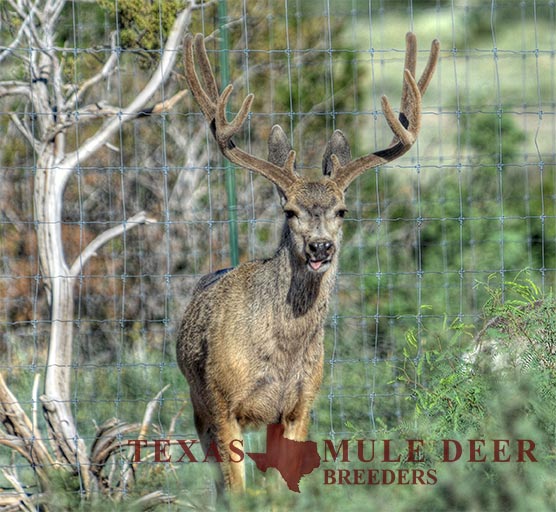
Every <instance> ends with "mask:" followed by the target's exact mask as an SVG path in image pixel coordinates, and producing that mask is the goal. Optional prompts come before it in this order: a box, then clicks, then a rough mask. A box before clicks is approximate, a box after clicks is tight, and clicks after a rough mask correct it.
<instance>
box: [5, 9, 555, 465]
mask: <svg viewBox="0 0 556 512" xmlns="http://www.w3.org/2000/svg"><path fill="white" fill-rule="evenodd" d="M9 3H10V2H9ZM121 3H122V4H124V3H125V2H121ZM110 4H111V3H110V2H100V3H99V5H97V4H95V3H90V2H79V1H77V2H68V3H67V5H66V6H65V8H64V10H63V15H62V17H61V18H60V22H59V24H58V25H57V27H56V29H55V30H56V37H55V41H56V42H55V43H54V44H55V46H56V47H57V51H59V52H60V54H61V55H62V56H63V57H62V60H63V62H64V69H63V73H62V75H61V79H63V80H64V81H65V83H66V85H67V92H68V94H69V91H70V90H71V88H72V87H78V84H82V83H83V82H84V81H85V80H87V78H90V77H91V76H92V74H93V72H94V73H96V72H98V71H99V70H100V69H101V68H102V66H103V65H104V64H105V63H106V62H107V61H108V59H109V58H110V56H111V55H113V50H112V49H111V46H110V45H111V44H114V45H115V46H116V48H117V58H118V60H119V66H118V67H117V71H116V72H114V73H113V74H110V75H109V76H107V77H104V79H103V80H102V81H99V84H97V85H96V86H95V87H93V88H91V89H90V90H88V91H87V93H86V94H85V95H84V98H83V103H82V104H83V105H89V106H91V109H93V108H98V109H99V110H101V109H103V108H104V104H105V103H106V104H110V105H115V106H116V107H117V108H119V109H121V108H123V107H124V106H125V105H128V104H129V101H130V99H131V98H133V97H134V96H136V95H138V94H140V92H141V90H142V89H143V87H144V86H145V83H146V81H147V80H148V76H149V72H150V71H152V69H153V68H154V67H155V66H156V62H157V59H158V58H160V53H161V51H160V47H161V44H160V43H161V42H162V43H163V42H164V38H165V37H167V33H166V32H165V26H166V25H165V24H166V20H165V18H164V17H163V16H162V14H164V16H165V15H166V11H164V10H163V9H162V7H160V9H159V14H160V16H159V17H158V19H156V17H155V20H156V23H155V25H156V24H158V25H159V30H158V32H157V31H156V30H154V29H153V28H152V27H137V26H128V25H126V21H125V20H124V18H123V14H122V13H121V12H120V14H119V15H116V13H115V12H114V11H113V10H112V11H111V10H110V8H109V6H110ZM555 11H556V7H555V4H554V2H552V1H550V2H549V1H546V2H533V1H524V2H519V3H516V2H512V1H507V2H492V3H485V2H481V1H479V0H467V1H465V0H462V1H459V2H439V1H437V2H434V1H422V2H417V1H415V2H390V1H388V2H386V1H358V0H353V1H348V0H346V1H333V0H324V1H321V2H314V1H303V0H297V1H285V2H280V3H277V2H246V1H243V2H237V5H233V6H232V5H228V18H227V19H226V20H221V19H219V18H218V13H217V12H216V11H215V9H214V8H213V6H207V7H201V8H199V9H198V10H196V11H194V12H193V14H192V18H191V24H190V27H189V29H190V30H191V31H203V32H204V33H205V34H210V33H212V32H213V30H215V29H217V28H218V27H219V26H220V27H221V26H222V24H223V23H225V24H227V28H228V30H229V33H230V43H229V47H228V48H221V46H220V41H219V40H218V37H215V38H214V39H213V41H212V42H211V43H210V44H209V54H210V56H211V59H213V62H214V65H215V67H216V72H217V76H218V77H220V75H219V71H220V65H219V64H218V62H219V58H220V54H221V52H226V53H227V55H228V59H229V63H230V74H231V80H232V81H233V83H234V86H235V92H234V96H233V99H232V110H234V109H235V110H237V108H238V107H239V105H240V98H242V97H243V96H244V95H245V94H247V93H249V92H253V93H255V95H256V100H255V103H254V105H253V108H252V113H251V115H250V117H249V120H248V123H247V126H246V129H245V132H244V134H243V135H242V137H240V139H239V140H238V141H237V142H238V144H241V145H242V146H243V147H246V148H247V149H248V150H249V151H251V152H253V153H255V154H258V155H261V156H264V155H265V154H266V147H265V144H266V143H265V140H266V137H267V135H268V133H269V130H270V127H271V126H272V125H273V124H275V123H279V124H281V125H282V126H283V127H284V128H285V130H286V132H287V133H288V134H289V136H290V137H291V140H292V143H293V146H294V148H295V149H296V150H297V155H298V171H299V172H300V173H304V174H311V173H312V174H318V172H320V171H319V165H320V159H321V156H322V151H323V150H324V145H325V142H326V140H328V138H329V137H330V135H331V134H332V132H333V130H335V129H337V128H340V129H342V130H343V131H344V132H345V133H346V135H347V137H348V139H349V140H350V141H351V143H352V152H353V154H354V155H360V154H363V153H366V152H369V151H375V150H377V149H380V148H384V147H386V146H387V145H388V144H389V142H390V139H391V134H390V132H389V129H388V126H387V125H386V123H385V122H384V117H383V114H382V112H381V109H380V97H381V95H382V94H386V95H388V97H389V98H390V100H391V101H392V103H393V104H394V105H395V106H396V105H397V104H398V98H399V96H400V92H401V83H402V70H403V62H404V35H405V33H406V32H407V31H408V30H412V31H414V32H415V33H416V34H417V37H418V42H419V62H418V72H419V71H420V70H421V69H422V68H423V66H424V64H425V62H426V57H427V53H428V46H429V44H430V42H431V40H432V39H434V38H438V39H439V40H440V41H441V45H442V52H441V59H440V62H439V66H438V69H437V71H436V74H435V76H434V78H433V81H432V83H431V86H430V88H429V90H428V91H427V93H426V95H425V97H424V100H423V123H422V124H423V127H422V131H421V134H420V137H419V141H418V143H417V144H416V146H415V148H413V149H412V150H411V151H410V152H409V153H408V154H407V155H406V156H404V157H403V158H401V159H400V160H398V161H396V162H393V163H391V164H389V165H384V166H382V167H380V168H378V169H375V170H372V171H369V172H367V173H366V174H365V175H364V176H362V177H361V178H359V179H358V180H357V181H356V182H355V183H354V184H353V185H352V187H351V188H350V189H349V191H348V193H347V204H348V208H349V213H348V215H347V217H346V221H345V228H344V241H343V247H342V253H341V258H340V271H339V275H338V278H337V284H336V288H335V292H334V297H333V301H332V306H331V311H330V314H329V318H328V321H327V329H326V353H325V381H324V384H323V386H322V389H321V393H320V396H319V398H318V400H317V402H316V404H315V410H314V413H313V426H312V432H313V433H314V434H316V435H323V436H327V437H332V438H334V437H336V436H339V437H344V436H346V435H351V434H353V433H354V432H362V433H364V434H371V435H372V434H373V433H376V432H377V430H380V429H388V428H393V427H395V426H396V425H398V424H399V423H400V422H403V421H406V422H411V420H412V417H413V414H414V410H413V405H412V401H411V400H410V399H409V398H410V397H411V396H412V393H413V391H414V389H412V387H411V385H408V384H407V383H403V382H402V381H400V380H399V379H398V377H400V371H401V370H400V368H401V367H402V366H403V361H404V360H406V359H407V354H408V353H409V354H410V355H411V356H412V357H413V360H414V361H418V360H419V358H420V357H421V355H422V352H423V349H424V346H425V345H426V344H427V343H432V342H434V340H436V339H437V338H438V337H442V336H449V334H447V332H448V330H449V326H450V325H451V324H452V323H453V322H454V321H458V322H461V323H464V324H467V325H470V326H472V327H471V328H470V329H471V331H473V329H475V330H478V329H480V328H481V327H482V324H483V316H482V315H483V306H484V305H485V303H486V301H487V300H488V298H489V294H490V292H491V291H492V290H493V289H494V290H497V291H500V293H501V294H502V297H503V295H504V293H505V288H506V286H507V283H508V282H510V281H514V280H519V279H522V278H524V276H526V277H527V278H528V279H531V280H532V281H533V282H534V283H536V284H537V286H538V287H539V289H540V290H542V291H543V292H545V293H549V292H550V291H551V290H552V288H553V286H554V283H555V279H556V262H555V249H556V247H555V245H556V212H555V209H556V173H555V167H554V163H555V155H556V148H555V144H556V142H555V141H556V115H555V114H556V90H555V77H556V69H555V50H556V40H555V39H556V12H555ZM161 28H164V29H163V30H161ZM151 32H152V34H151ZM0 33H1V35H2V52H4V51H7V50H9V53H10V59H7V60H6V63H7V64H6V65H5V66H4V67H3V68H2V71H0V92H1V88H2V87H8V82H10V83H11V82H17V81H22V80H24V77H25V76H26V73H25V70H24V69H21V62H23V58H24V57H25V56H26V55H27V56H28V55H30V52H32V48H27V47H24V46H23V45H15V46H13V47H10V44H11V42H12V41H14V40H15V39H16V38H17V34H18V33H17V30H16V27H11V26H10V25H9V23H8V22H6V21H4V22H3V26H2V27H0ZM138 34H142V35H141V37H139V36H138ZM153 34H154V35H153ZM111 37H112V43H111V39H110V38H111ZM148 38H152V39H153V41H152V42H150V43H148V41H147V39H148ZM157 38H158V39H159V40H158V41H157ZM99 41H102V43H99ZM149 45H150V46H149ZM180 58H181V57H180ZM180 58H178V63H177V64H176V66H175V70H174V75H173V77H172V79H171V80H170V81H169V82H168V83H167V84H166V85H165V86H164V87H163V88H160V89H159V90H158V91H157V94H158V96H159V97H160V99H161V100H165V99H167V98H170V97H172V96H173V95H174V94H175V93H176V92H177V91H179V90H180V88H184V87H185V81H184V79H183V75H182V73H183V67H182V65H181V63H180V62H179V59H180ZM115 69H116V68H115ZM33 80H40V77H34V78H33ZM222 85H224V84H222ZM31 104H32V103H31V102H30V101H28V99H25V98H24V99H14V97H13V95H6V94H4V93H0V126H1V127H2V128H1V129H2V133H3V140H4V141H5V142H4V144H3V145H2V147H1V148H0V160H1V162H2V184H1V186H0V194H1V199H0V207H1V215H0V258H1V269H0V300H1V309H0V372H1V373H2V374H3V375H4V376H5V378H6V380H7V381H8V382H9V384H10V386H11V387H12V390H13V391H14V393H15V394H16V395H17V397H18V399H19V401H20V403H21V405H22V406H23V407H24V409H25V410H28V411H32V410H33V408H34V407H35V405H36V396H34V395H33V391H32V389H33V383H34V380H35V376H36V375H38V374H40V375H41V376H43V375H44V372H45V365H46V360H47V359H46V357H47V349H48V343H49V335H50V327H51V321H50V313H49V302H48V300H49V299H48V290H45V288H44V284H45V282H46V281H47V280H48V277H49V276H45V275H44V273H43V270H42V269H41V268H40V266H39V259H38V258H39V256H38V254H39V252H38V250H39V249H38V247H37V237H36V230H37V220H36V216H35V212H36V209H37V205H36V204H35V202H34V196H33V192H34V188H33V187H34V185H33V183H34V179H35V178H36V175H37V165H38V163H37V158H36V152H35V151H33V149H32V148H31V147H30V145H29V143H28V141H27V140H25V138H24V137H23V136H22V134H21V131H20V130H18V127H17V126H16V123H17V122H20V123H24V124H25V126H27V127H28V128H29V130H31V131H32V133H38V131H39V130H40V119H39V118H40V117H41V116H51V115H53V113H52V111H46V112H42V111H33V110H30V105H31ZM80 115H81V120H80V122H76V123H75V124H74V125H73V127H72V128H71V129H70V130H69V132H68V135H67V143H66V144H67V145H68V152H69V151H73V150H74V149H76V148H79V147H80V145H82V144H84V143H85V142H86V141H87V139H88V137H90V136H91V135H92V133H93V130H94V129H97V128H98V126H100V124H102V123H103V122H105V118H104V117H98V118H97V119H96V120H95V121H93V122H92V124H89V123H88V122H87V119H86V117H85V116H86V113H85V112H81V113H80ZM109 115H113V116H114V115H115V116H118V115H121V111H120V112H117V111H115V112H108V111H107V112H106V116H109ZM18 120H19V121H18ZM95 123H96V124H95ZM235 177H236V181H237V184H236V190H237V206H236V211H235V215H236V217H237V232H238V246H239V254H240V260H241V261H247V260H250V259H253V258H265V257H269V256H271V255H272V254H273V251H274V249H275V248H276V247H277V244H278V241H279V238H280V233H281V225H282V214H281V209H280V206H279V198H278V195H277V193H276V192H275V190H274V189H273V187H272V186H271V185H270V184H269V183H268V182H267V181H265V180H264V179H263V178H261V177H258V176H254V175H252V174H250V173H249V172H247V171H245V170H241V169H236V170H235ZM225 185H226V169H225V165H224V162H223V161H222V159H221V157H220V156H219V155H218V153H217V150H216V148H215V146H214V143H213V142H212V140H211V135H210V130H209V129H208V128H207V127H206V126H205V123H204V121H203V119H202V116H201V115H200V114H199V112H198V109H197V107H196V105H195V104H194V103H193V101H192V100H191V98H189V97H188V96H186V97H185V98H183V99H181V100H180V101H179V102H178V103H177V104H176V105H174V106H173V107H172V108H171V109H170V110H165V111H162V112H161V113H156V112H151V113H145V114H144V115H142V116H139V117H138V118H137V119H135V120H134V121H132V122H130V123H127V124H124V123H123V122H122V125H121V127H120V128H119V129H118V130H117V131H116V133H115V135H114V136H113V137H111V138H110V140H109V141H107V142H106V143H105V144H104V145H103V147H102V148H101V149H99V151H98V152H97V153H96V154H95V155H94V157H92V158H89V159H87V160H85V161H83V162H82V163H80V164H79V166H78V167H77V171H76V172H75V173H74V174H73V175H72V177H71V178H70V180H69V181H68V184H67V187H66V190H65V193H64V195H63V205H61V208H62V215H61V218H62V221H61V223H62V224H61V229H62V234H63V241H64V252H65V255H66V256H67V259H68V261H73V260H74V259H75V258H77V257H78V255H79V254H80V253H81V252H82V251H83V250H84V249H85V247H87V245H88V244H89V243H90V242H91V241H92V240H93V239H94V238H95V237H96V236H98V235H99V234H100V233H102V232H104V231H105V230H107V229H109V228H113V227H115V226H119V225H121V224H122V223H123V222H125V221H126V219H129V217H130V216H132V215H134V214H136V213H137V212H139V211H145V212H147V215H148V217H149V219H152V221H151V222H149V223H146V224H144V225H142V226H140V227H138V228H137V229H133V230H129V231H126V232H125V233H124V234H123V235H122V236H120V237H116V238H113V239H111V240H110V241H109V242H108V243H106V244H105V245H104V246H103V247H102V248H99V250H98V251H96V256H95V257H93V258H91V260H90V261H89V262H88V263H87V264H86V265H85V266H84V268H83V269H82V271H81V272H80V273H79V276H78V279H77V281H76V285H75V286H76V288H75V289H76V292H75V315H74V321H73V324H74V341H73V347H74V354H73V362H72V366H71V396H72V400H71V404H70V407H71V410H72V412H73V415H74V416H75V418H76V420H77V425H78V428H79V430H80V434H81V435H82V437H83V438H84V439H85V440H86V442H87V443H91V442H92V441H93V440H94V436H95V425H96V424H98V423H102V422H103V421H104V420H106V419H108V418H110V417H113V416H114V417H118V418H123V419H125V420H126V421H141V418H142V415H143V412H144V409H145V408H146V406H147V404H148V403H149V401H150V400H152V398H153V397H154V396H155V395H156V394H157V393H158V392H159V391H160V390H161V389H163V388H164V387H165V386H167V385H168V384H169V385H170V387H169V388H167V389H166V391H165V392H164V394H163V398H161V399H160V400H159V405H160V407H159V408H158V409H157V413H156V414H157V418H156V419H155V420H154V421H153V423H154V424H155V425H156V428H157V429H159V432H160V433H161V435H164V434H165V433H170V434H172V435H174V434H176V435H177V434H178V433H179V434H180V435H181V436H184V437H191V438H194V437H195V436H196V434H195V431H194V427H193V422H192V413H191V410H190V408H189V407H188V406H187V402H188V391H187V385H186V383H185V380H184V379H183V377H182V376H181V374H180V372H179V370H178V368H177V366H176V363H175V355H174V345H175V338H176V329H177V327H178V324H179V321H180V318H181V314H182V311H183V308H184V306H185V305H186V304H187V301H188V300H189V297H190V293H191V290H192V288H193V286H194V283H195V282H196V280H197V279H198V278H199V277H200V276H201V275H203V274H204V273H207V272H209V271H212V270H216V269H218V268H225V267H228V266H229V265H230V236H229V222H230V220H229V219H230V217H229V210H228V198H227V195H226V186H225ZM411 340H415V345H412V344H411ZM416 367H417V366H416V365H415V367H414V370H413V371H415V372H416ZM414 381H417V376H416V375H414ZM184 403H185V404H186V405H185V408H184V410H183V411H182V414H181V416H180V418H179V420H178V423H177V427H175V429H174V430H173V431H172V429H171V424H172V419H173V418H174V417H175V415H176V414H177V413H178V411H179V410H180V408H181V407H182V404H184ZM248 439H249V441H248V442H250V443H255V444H256V443H257V440H256V439H254V438H253V439H252V438H248ZM0 453H2V455H0V467H2V468H4V467H8V464H9V454H8V451H7V450H6V449H4V448H0Z"/></svg>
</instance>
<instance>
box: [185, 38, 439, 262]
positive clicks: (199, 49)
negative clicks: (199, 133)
mask: <svg viewBox="0 0 556 512" xmlns="http://www.w3.org/2000/svg"><path fill="white" fill-rule="evenodd" d="M184 50H185V76H186V79H187V82H188V84H189V88H190V90H191V93H192V94H193V96H194V98H195V100H196V101H197V103H198V104H199V107H200V108H201V111H202V112H203V114H204V116H205V119H206V120H207V122H208V123H209V126H210V127H211V130H212V133H213V135H214V138H215V140H216V142H217V144H218V147H219V148H220V151H221V152H222V153H223V155H224V156H225V157H226V158H228V159H229V160H230V161H231V162H232V163H234V164H236V165H237V166H239V167H244V168H246V169H249V170H251V171H253V172H256V173H258V174H261V175H262V176H264V177H266V178H267V179H268V180H270V181H271V182H272V183H274V184H275V185H276V187H277V188H278V191H279V193H280V196H281V199H282V208H283V211H284V214H285V217H286V227H287V228H288V229H287V235H288V236H289V237H290V240H289V241H290V242H291V248H292V254H294V256H295V259H296V261H297V263H299V264H300V265H303V266H305V268H306V269H307V270H308V271H309V272H317V273H322V272H325V271H326V270H328V268H329V267H330V266H331V265H332V263H333V262H334V260H335V255H336V254H337V250H338V246H339V242H340V238H341V225H342V219H343V217H344V215H345V213H346V211H347V210H346V206H345V203H344V192H345V190H346V189H347V188H348V187H349V185H350V184H351V183H352V182H353V180H354V179H355V178H357V177H358V176H359V175H361V174H362V173H363V172H365V171H366V170H368V169H372V168H374V167H377V166H379V165H381V164H384V163H387V162H391V161H392V160H395V159H397V158H399V157H400V156H402V155H403V154H405V153H406V152H407V151H408V150H409V149H410V148H411V146H412V145H413V143H414V142H415V140H416V139H417V136H418V134H419V129H420V127H421V97H422V95H423V94H424V93H425V91H426V89H427V87H428V85H429V83H430V80H431V78H432V75H433V73H434V70H435V67H436V63H437V61H438V55H439V42H438V41H437V40H434V41H433V42H432V45H431V51H430V55H429V59H428V62H427V65H426V67H425V69H424V71H423V73H422V75H421V78H420V79H419V81H416V79H415V68H416V61H417V58H416V57H417V43H416V38H415V35H414V34H412V33H408V34H407V35H406V55H405V69H404V79H403V87H402V97H401V106H400V110H399V114H398V116H397V117H396V115H395V113H394V111H393V109H392V107H391V105H390V102H389V101H388V99H387V97H386V96H383V97H382V100H381V101H382V111H383V113H384V116H385V118H386V121H387V123H388V125H389V126H390V128H391V130H392V132H393V133H394V137H393V139H392V142H391V143H390V145H389V146H388V147H387V148H385V149H382V150H379V151H375V152H374V153H369V154H367V155H364V156H361V157H359V158H356V159H352V157H351V150H350V146H349V143H348V141H347V140H346V138H345V136H344V134H343V133H342V132H341V131H340V130H336V131H335V132H334V133H333V135H332V137H331V138H330V140H329V142H328V144H327V146H326V149H325V152H324V156H323V162H322V172H323V176H322V177H321V178H320V179H318V180H309V179H307V178H304V177H303V176H300V175H299V174H298V173H297V172H296V170H295V151H294V150H293V149H292V148H291V146H290V144H289V141H288V138H287V136H286V134H285V133H284V131H283V130H282V129H281V128H280V127H279V126H277V125H276V126H274V127H273V128H272V130H271V134H270V137H269V155H268V158H267V159H266V160H265V159H262V158H258V157H256V156H254V155H251V154H249V153H247V152H246V151H244V150H242V149H241V148H239V147H238V146H236V144H235V143H234V141H233V140H232V138H233V136H234V135H235V134H236V133H238V132H239V131H240V130H241V128H242V126H243V123H244V122H245V120H246V118H247V116H248V115H249V111H250V108H251V105H252V103H253V99H254V95H253V94H249V95H247V96H246V98H245V99H244V100H243V103H242V105H241V108H240V109H239V112H238V113H237V115H236V116H235V118H234V119H233V120H232V121H228V120H227V117H226V105H227V103H228V100H229V98H230V95H231V93H232V90H233V86H232V85H231V84H229V85H227V86H226V87H225V89H224V91H223V92H222V94H220V93H219V92H218V86H217V84H216V80H215V77H214V73H213V72H212V69H211V65H210V62H209V59H208V56H207V52H206V49H205V43H204V36H203V35H202V34H197V35H196V36H195V37H193V36H192V35H187V36H186V38H185V43H184ZM195 56H196V60H197V65H198V68H199V71H200V75H201V78H202V82H203V84H204V85H203V84H201V80H199V76H198V75H197V71H196V69H195Z"/></svg>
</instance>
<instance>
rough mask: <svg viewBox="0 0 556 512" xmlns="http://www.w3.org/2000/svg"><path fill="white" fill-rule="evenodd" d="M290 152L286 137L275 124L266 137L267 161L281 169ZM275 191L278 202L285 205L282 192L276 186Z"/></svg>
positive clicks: (290, 147)
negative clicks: (278, 195)
mask: <svg viewBox="0 0 556 512" xmlns="http://www.w3.org/2000/svg"><path fill="white" fill-rule="evenodd" d="M291 150H292V145H291V144H290V140H289V139H288V136H287V135H286V133H285V132H284V130H282V128H281V127H280V126H279V125H277V124H275V125H274V126H273V127H272V129H271V130H270V135H269V136H268V161H269V162H270V163H273V164H274V165H277V166H278V167H283V166H284V164H285V163H286V159H287V158H288V155H289V154H290V151H291ZM276 189H277V190H278V193H279V194H280V201H281V202H282V203H285V201H286V196H285V193H284V191H283V190H282V189H281V188H280V187H278V186H276Z"/></svg>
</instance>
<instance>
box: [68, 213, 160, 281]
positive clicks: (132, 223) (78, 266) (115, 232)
mask: <svg viewBox="0 0 556 512" xmlns="http://www.w3.org/2000/svg"><path fill="white" fill-rule="evenodd" d="M152 222H155V221H154V220H153V219H149V218H147V215H146V213H145V212H139V213H138V214H136V215H134V216H133V217H130V218H129V219H127V220H126V221H125V222H124V223H123V224H120V225H118V226H115V227H113V228H111V229H108V230H107V231H104V232H103V233H101V234H100V235H98V236H97V237H96V238H95V239H94V240H93V241H92V242H91V243H90V244H89V245H88V246H87V247H85V249H84V250H83V252H82V253H81V254H80V255H79V256H78V257H77V258H76V260H75V261H74V262H73V265H72V266H71V268H70V276H71V277H77V276H78V275H79V273H80V272H81V271H82V270H83V267H84V266H85V264H86V263H87V261H89V259H90V258H91V257H93V256H95V255H96V252H97V251H98V250H99V249H100V248H101V247H102V246H103V245H104V244H106V243H107V242H109V241H110V240H112V239H113V238H116V237H117V236H119V235H121V234H122V233H124V232H126V231H129V230H130V229H132V228H134V227H137V226H139V225H141V224H148V223H152Z"/></svg>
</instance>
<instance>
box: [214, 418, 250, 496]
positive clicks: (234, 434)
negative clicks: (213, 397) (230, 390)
mask: <svg viewBox="0 0 556 512" xmlns="http://www.w3.org/2000/svg"><path fill="white" fill-rule="evenodd" d="M216 442H217V445H218V450H219V452H220V455H221V458H222V460H221V462H220V469H221V470H222V476H223V478H224V485H225V486H226V488H227V489H228V490H230V491H232V492H241V491H244V490H245V462H244V460H243V457H242V456H241V455H240V454H239V453H238V452H237V451H234V448H235V450H241V449H243V448H242V445H243V436H242V433H241V427H240V426H239V423H238V422H237V419H236V418H230V417H228V418H226V419H224V420H222V421H221V422H220V425H219V427H218V430H217V433H216Z"/></svg>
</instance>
